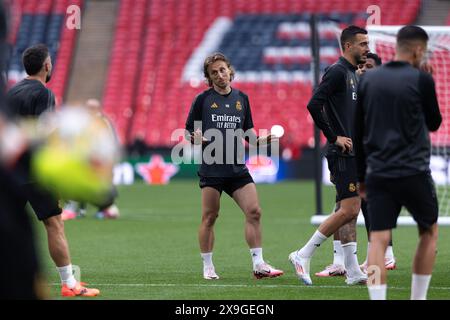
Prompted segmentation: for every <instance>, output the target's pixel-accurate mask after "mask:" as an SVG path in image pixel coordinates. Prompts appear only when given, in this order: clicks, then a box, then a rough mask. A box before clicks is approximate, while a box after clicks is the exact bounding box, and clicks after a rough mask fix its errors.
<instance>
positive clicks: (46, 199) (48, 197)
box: [20, 182, 62, 221]
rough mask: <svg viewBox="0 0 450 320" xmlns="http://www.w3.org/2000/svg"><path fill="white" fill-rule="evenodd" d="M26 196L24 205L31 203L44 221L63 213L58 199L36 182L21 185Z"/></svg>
mask: <svg viewBox="0 0 450 320" xmlns="http://www.w3.org/2000/svg"><path fill="white" fill-rule="evenodd" d="M20 188H21V191H22V194H23V196H24V199H22V201H23V206H24V207H25V205H26V204H27V202H29V203H30V205H31V207H32V208H33V210H34V212H35V213H36V216H37V218H38V219H39V220H40V221H42V220H46V219H48V218H50V217H53V216H57V215H59V214H61V213H62V209H61V207H60V206H59V201H58V199H57V198H56V197H55V196H54V195H53V194H51V193H50V192H48V191H45V190H43V189H41V188H40V187H39V186H38V185H37V184H36V183H33V182H31V183H27V184H23V185H21V186H20Z"/></svg>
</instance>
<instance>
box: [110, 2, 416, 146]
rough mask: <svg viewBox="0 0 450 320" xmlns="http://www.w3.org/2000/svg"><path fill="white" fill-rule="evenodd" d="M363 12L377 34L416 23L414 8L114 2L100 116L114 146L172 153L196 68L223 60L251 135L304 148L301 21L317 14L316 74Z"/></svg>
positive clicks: (305, 57)
mask: <svg viewBox="0 0 450 320" xmlns="http://www.w3.org/2000/svg"><path fill="white" fill-rule="evenodd" d="M372 4H376V5H378V6H379V7H380V8H381V11H382V17H383V21H382V23H383V24H402V23H411V22H413V21H414V20H415V18H416V16H417V13H418V9H419V5H420V1H419V0H415V1H409V0H408V1H405V0H404V1H387V0H383V1H374V0H364V1H350V2H348V1H344V0H328V1H315V0H303V1H300V0H289V1H276V0H263V1H260V0H248V1H220V0H185V1H167V0H154V1H147V0H122V1H121V2H120V10H119V13H118V18H117V25H116V33H115V41H114V45H113V49H112V58H111V62H110V70H109V76H108V80H107V84H106V89H105V93H104V105H105V110H106V112H107V114H108V115H109V116H110V117H111V118H112V119H113V120H114V122H115V124H116V125H117V129H118V134H119V137H120V139H121V141H122V142H131V141H133V140H134V139H135V138H137V137H138V138H141V139H143V140H145V142H146V143H147V144H149V145H151V146H170V145H173V144H174V143H175V142H174V141H171V133H172V131H173V130H174V129H176V128H183V127H184V121H185V118H186V115H187V112H188V110H189V108H190V104H191V102H192V100H193V98H194V97H195V95H196V94H198V93H199V92H200V91H202V90H204V89H206V86H204V84H203V79H202V74H201V68H202V65H201V64H202V59H203V58H204V56H205V54H207V53H210V52H213V51H223V52H224V53H225V54H226V55H228V56H229V58H230V59H231V61H232V63H233V64H234V66H235V67H236V72H237V76H236V79H235V83H234V86H235V87H237V88H240V89H242V90H243V91H244V92H246V93H247V94H248V95H249V97H250V103H251V105H252V111H253V116H254V122H255V126H256V127H257V128H266V129H270V127H271V126H272V125H274V124H280V125H282V126H283V127H285V128H286V129H287V130H286V136H285V138H284V139H283V140H284V143H287V144H293V145H308V144H309V145H311V144H312V142H313V139H312V132H313V130H312V121H311V119H310V117H309V116H308V114H307V110H306V103H307V101H308V99H309V98H310V96H311V83H310V80H309V79H310V76H309V75H310V54H309V52H310V47H309V26H308V22H307V21H308V16H309V13H311V12H316V13H320V16H319V19H320V21H321V23H322V24H321V31H320V32H321V52H322V54H321V57H322V64H321V68H322V69H323V68H324V67H325V66H326V65H329V64H330V63H332V62H333V61H334V60H335V59H336V58H337V57H338V56H339V54H340V52H339V47H338V42H337V40H336V39H337V38H336V32H335V31H333V24H334V25H335V26H343V25H348V24H351V23H355V24H360V25H365V22H366V19H367V13H366V8H367V7H368V6H369V5H372ZM400 13H401V14H400ZM125 62H126V63H125Z"/></svg>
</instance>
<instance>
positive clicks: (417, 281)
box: [411, 273, 431, 300]
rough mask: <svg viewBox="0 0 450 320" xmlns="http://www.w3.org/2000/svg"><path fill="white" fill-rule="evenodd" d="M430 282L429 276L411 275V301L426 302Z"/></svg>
mask: <svg viewBox="0 0 450 320" xmlns="http://www.w3.org/2000/svg"><path fill="white" fill-rule="evenodd" d="M430 280H431V274H415V273H413V275H412V283H411V300H427V292H428V286H429V284H430Z"/></svg>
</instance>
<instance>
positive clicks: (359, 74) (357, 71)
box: [356, 64, 366, 76]
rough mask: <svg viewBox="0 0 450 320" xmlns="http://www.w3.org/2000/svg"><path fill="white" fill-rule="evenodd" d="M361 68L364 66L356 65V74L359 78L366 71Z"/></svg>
mask: <svg viewBox="0 0 450 320" xmlns="http://www.w3.org/2000/svg"><path fill="white" fill-rule="evenodd" d="M363 68H364V65H363V64H359V65H358V69H357V70H356V74H357V75H358V76H361V75H362V74H363V73H364V72H366V70H365V69H363Z"/></svg>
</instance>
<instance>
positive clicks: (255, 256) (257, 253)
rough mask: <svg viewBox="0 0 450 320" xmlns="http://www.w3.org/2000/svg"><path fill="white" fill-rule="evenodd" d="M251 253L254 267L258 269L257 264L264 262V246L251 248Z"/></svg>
mask: <svg viewBox="0 0 450 320" xmlns="http://www.w3.org/2000/svg"><path fill="white" fill-rule="evenodd" d="M250 254H251V256H252V261H253V269H256V268H255V267H256V265H258V264H261V263H264V259H263V254H262V248H251V249H250Z"/></svg>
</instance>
